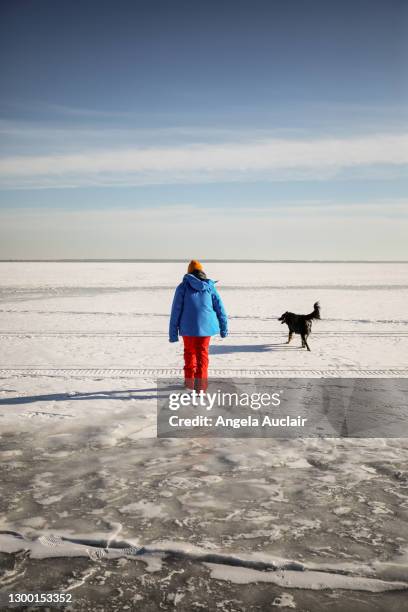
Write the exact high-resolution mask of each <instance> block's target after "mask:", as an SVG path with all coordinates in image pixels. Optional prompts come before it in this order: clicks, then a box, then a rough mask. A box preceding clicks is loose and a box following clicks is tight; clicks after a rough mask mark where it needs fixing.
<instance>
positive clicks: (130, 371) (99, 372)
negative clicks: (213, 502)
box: [0, 366, 408, 378]
mask: <svg viewBox="0 0 408 612" xmlns="http://www.w3.org/2000/svg"><path fill="white" fill-rule="evenodd" d="M182 372H183V370H182V369H181V368H132V367H129V368H79V367H78V368H77V367H72V368H70V367H66V368H43V367H35V366H32V367H24V366H23V367H19V366H15V367H6V368H0V377H1V378H11V377H15V376H27V377H39V376H48V377H63V378H73V377H81V378H101V377H103V378H171V377H180V376H181V375H182ZM209 376H211V377H214V378H217V377H218V378H222V377H225V378H233V377H237V378H252V377H254V378H256V377H266V378H316V377H317V378H343V377H344V378H370V377H372V378H378V377H384V378H407V377H408V368H399V367H389V368H381V369H377V368H374V369H363V368H332V369H317V368H310V369H308V368H300V369H298V368H288V369H280V368H267V369H266V368H265V369H260V368H252V369H249V368H235V369H234V368H212V369H210V370H209Z"/></svg>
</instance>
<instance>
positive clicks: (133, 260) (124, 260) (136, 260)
mask: <svg viewBox="0 0 408 612" xmlns="http://www.w3.org/2000/svg"><path fill="white" fill-rule="evenodd" d="M188 261H191V260H190V258H185V259H164V258H161V259H153V258H108V259H105V258H95V259H94V258H89V259H88V258H82V259H81V258H61V259H0V263H105V262H106V263H109V262H111V263H185V262H188ZM200 261H203V262H208V263H368V264H376V263H390V264H391V263H408V260H407V259H201V260H200Z"/></svg>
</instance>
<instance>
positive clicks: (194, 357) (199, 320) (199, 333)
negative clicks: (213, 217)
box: [169, 259, 228, 391]
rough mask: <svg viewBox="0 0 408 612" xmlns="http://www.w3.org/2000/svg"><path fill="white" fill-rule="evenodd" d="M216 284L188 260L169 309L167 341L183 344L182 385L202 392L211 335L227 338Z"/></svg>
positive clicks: (201, 269) (206, 378)
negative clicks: (179, 340) (180, 338)
mask: <svg viewBox="0 0 408 612" xmlns="http://www.w3.org/2000/svg"><path fill="white" fill-rule="evenodd" d="M215 283H216V281H212V280H210V279H209V278H207V276H206V274H205V272H204V270H203V266H202V265H201V263H200V262H199V261H197V260H195V259H193V260H192V261H190V263H189V265H188V269H187V274H185V275H184V278H183V282H182V283H180V285H179V286H178V287H177V289H176V292H175V294H174V299H173V305H172V308H171V316H170V326H169V341H170V342H177V341H178V339H179V335H180V336H182V338H183V342H184V385H185V387H187V388H188V389H196V390H197V391H201V390H205V389H207V386H208V349H209V346H210V340H211V336H215V335H216V334H220V336H221V338H225V337H226V336H227V335H228V317H227V313H226V312H225V308H224V305H223V303H222V300H221V297H220V296H219V293H218V291H217V289H216V288H215Z"/></svg>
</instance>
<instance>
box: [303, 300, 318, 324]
mask: <svg viewBox="0 0 408 612" xmlns="http://www.w3.org/2000/svg"><path fill="white" fill-rule="evenodd" d="M313 308H314V310H313V312H311V313H310V314H308V315H306V319H307V321H310V320H311V319H320V304H319V302H315V304H314V305H313Z"/></svg>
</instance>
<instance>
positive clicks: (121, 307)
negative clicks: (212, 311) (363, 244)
mask: <svg viewBox="0 0 408 612" xmlns="http://www.w3.org/2000/svg"><path fill="white" fill-rule="evenodd" d="M206 270H207V273H208V275H209V276H210V277H211V278H213V279H218V280H219V284H218V288H219V291H220V293H221V295H222V297H223V300H224V303H225V306H226V309H227V312H228V314H229V316H230V335H229V337H228V338H227V339H225V340H221V339H220V338H216V339H214V341H213V343H212V348H211V362H210V368H211V370H210V374H212V376H213V377H222V376H238V377H239V376H242V377H250V376H261V377H263V376H269V377H285V376H286V377H288V376H299V377H325V376H340V377H354V376H356V377H407V375H408V313H407V303H408V264H323V263H315V264H283V263H280V264H267V263H264V264H244V263H236V264H231V263H228V264H226V263H224V264H222V263H212V264H210V263H209V264H208V265H207V266H206ZM183 274H184V266H183V265H182V264H176V263H171V264H170V263H156V264H153V263H0V313H1V316H0V343H1V354H0V357H1V358H0V376H1V379H0V433H1V437H0V445H1V446H0V459H1V462H2V472H1V482H0V486H1V499H0V525H1V526H0V530H1V532H2V533H1V534H0V551H2V553H0V559H1V568H2V572H3V574H2V575H1V576H0V586H1V588H2V589H3V592H6V591H14V592H16V591H21V590H24V591H31V592H32V591H37V592H38V591H51V590H60V591H67V592H69V593H72V597H73V602H74V603H73V604H72V609H75V610H87V609H94V610H109V611H111V610H123V609H124V608H123V606H124V605H126V604H127V605H129V606H130V609H138V610H139V609H140V610H148V611H149V610H152V611H153V610H157V609H169V610H170V609H178V610H182V611H184V610H185V611H190V610H200V609H201V610H222V611H224V610H225V611H230V612H232V611H235V610H269V609H279V607H281V608H284V606H286V607H288V608H292V609H297V610H301V611H306V610H313V611H324V610H333V611H335V612H340V611H343V610H346V609H349V610H353V612H354V611H355V612H360V611H367V612H368V611H370V612H371V611H375V610H378V611H382V610H384V611H385V610H387V611H391V612H392V611H395V612H396V611H397V610H398V612H399V611H401V610H405V609H408V606H407V603H406V602H407V592H406V589H408V529H407V519H408V463H407V460H408V439H403V438H400V439H379V438H377V439H360V440H357V439H354V440H353V439H342V438H339V439H295V440H272V439H262V440H259V439H248V438H246V439H214V438H213V439H211V438H200V439H184V440H175V439H160V440H159V439H157V438H156V393H157V392H156V386H155V385H156V380H157V378H158V377H166V376H177V375H179V374H180V373H181V371H180V368H181V365H182V345H181V343H179V344H177V345H174V344H169V342H168V340H167V327H168V317H169V311H170V306H171V301H172V297H173V292H174V288H175V286H176V285H177V284H178V282H180V280H181V278H182V275H183ZM316 300H319V301H320V303H321V307H322V320H321V321H315V322H314V324H313V333H312V335H311V337H310V342H309V344H310V346H311V349H312V352H310V353H308V352H307V351H304V350H301V349H300V338H299V337H298V336H297V337H295V338H294V340H293V341H292V343H291V344H290V345H289V346H287V345H285V344H284V343H285V342H286V339H287V328H286V326H282V325H280V323H279V322H278V321H277V317H279V316H280V315H281V314H282V312H284V311H286V310H290V311H294V312H299V313H307V312H310V311H311V310H312V307H313V303H314V302H315V301H316ZM125 548H126V549H127V550H126V551H124V549H125ZM22 550H25V551H28V552H26V553H25V554H23V553H22V552H21V551H22ZM19 551H20V552H19Z"/></svg>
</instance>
